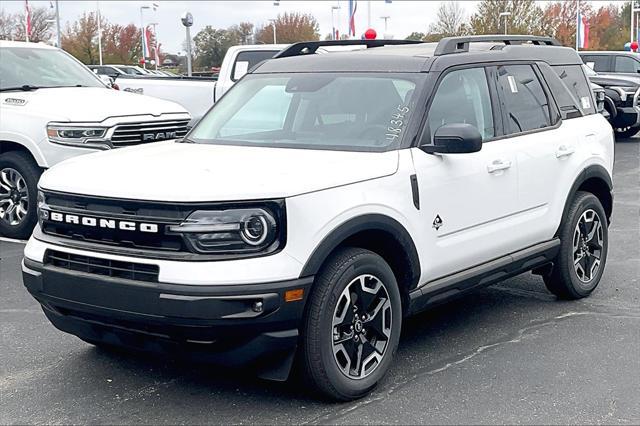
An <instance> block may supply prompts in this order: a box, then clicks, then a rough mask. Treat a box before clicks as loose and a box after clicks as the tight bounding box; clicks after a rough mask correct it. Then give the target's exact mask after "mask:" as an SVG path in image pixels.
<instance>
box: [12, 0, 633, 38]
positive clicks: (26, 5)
mask: <svg viewBox="0 0 640 426" xmlns="http://www.w3.org/2000/svg"><path fill="white" fill-rule="evenodd" d="M632 8H633V6H632ZM24 11H25V14H24V36H25V41H26V42H27V43H29V30H30V29H31V28H29V27H30V26H31V25H29V20H30V19H31V17H30V16H29V15H30V14H31V12H29V0H24ZM631 31H633V30H631Z"/></svg>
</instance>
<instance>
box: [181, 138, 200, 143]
mask: <svg viewBox="0 0 640 426" xmlns="http://www.w3.org/2000/svg"><path fill="white" fill-rule="evenodd" d="M178 142H179V143H197V142H196V141H194V140H193V139H189V138H182V139H180V140H179V141H178Z"/></svg>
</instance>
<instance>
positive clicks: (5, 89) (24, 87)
mask: <svg viewBox="0 0 640 426" xmlns="http://www.w3.org/2000/svg"><path fill="white" fill-rule="evenodd" d="M64 87H87V86H83V85H82V84H74V85H71V86H33V85H31V84H23V85H22V86H16V87H3V88H1V89H0V92H8V91H11V90H22V91H24V92H30V91H32V90H38V89H60V88H64Z"/></svg>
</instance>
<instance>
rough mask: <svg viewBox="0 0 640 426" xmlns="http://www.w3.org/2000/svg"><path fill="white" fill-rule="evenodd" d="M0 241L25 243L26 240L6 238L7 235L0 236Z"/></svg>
mask: <svg viewBox="0 0 640 426" xmlns="http://www.w3.org/2000/svg"><path fill="white" fill-rule="evenodd" d="M0 241H6V242H8V243H21V244H27V240H14V239H13V238H7V237H0Z"/></svg>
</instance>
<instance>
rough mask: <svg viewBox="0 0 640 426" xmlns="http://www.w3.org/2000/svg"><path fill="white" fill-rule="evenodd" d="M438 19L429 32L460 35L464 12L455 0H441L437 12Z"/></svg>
mask: <svg viewBox="0 0 640 426" xmlns="http://www.w3.org/2000/svg"><path fill="white" fill-rule="evenodd" d="M437 18H438V20H437V21H436V23H435V24H433V25H432V26H431V28H430V29H429V32H430V33H435V34H440V35H442V36H454V35H461V34H462V31H463V30H464V27H465V19H466V16H465V13H464V9H463V8H462V6H460V3H458V2H457V1H451V2H449V1H443V2H441V3H440V7H439V8H438V13H437Z"/></svg>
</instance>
